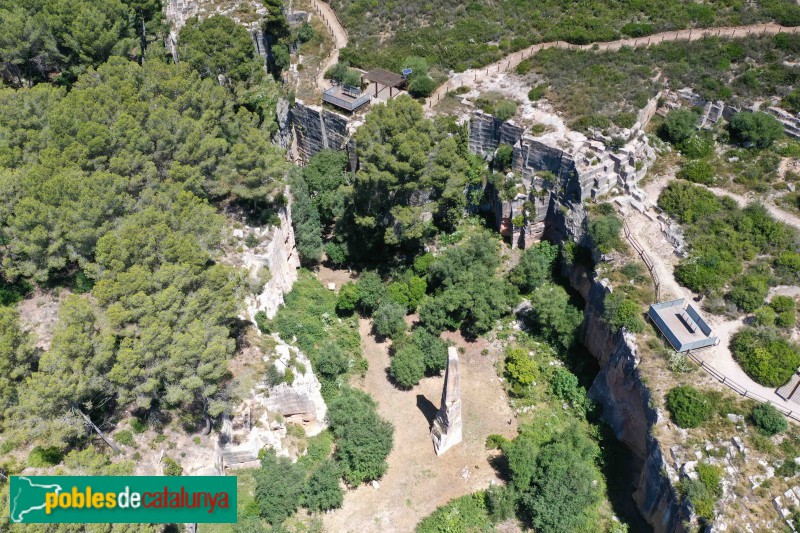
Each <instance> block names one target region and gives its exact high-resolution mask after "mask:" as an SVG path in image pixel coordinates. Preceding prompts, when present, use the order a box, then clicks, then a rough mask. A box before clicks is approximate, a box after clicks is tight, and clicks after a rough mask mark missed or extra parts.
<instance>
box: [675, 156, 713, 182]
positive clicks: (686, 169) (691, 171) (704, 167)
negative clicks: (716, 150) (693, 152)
mask: <svg viewBox="0 0 800 533" xmlns="http://www.w3.org/2000/svg"><path fill="white" fill-rule="evenodd" d="M678 177H679V178H683V179H685V180H687V181H691V182H692V183H700V184H702V185H711V184H712V183H714V167H713V166H712V165H711V163H709V162H708V161H706V160H704V159H696V160H693V161H689V162H688V163H686V164H685V165H684V166H683V168H681V170H680V172H678Z"/></svg>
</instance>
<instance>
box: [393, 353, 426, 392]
mask: <svg viewBox="0 0 800 533" xmlns="http://www.w3.org/2000/svg"><path fill="white" fill-rule="evenodd" d="M389 374H390V375H391V376H392V379H394V380H395V381H396V382H397V384H398V385H399V386H400V387H401V388H404V389H410V388H411V387H413V386H414V385H416V384H417V383H419V380H421V379H422V378H423V376H425V356H424V354H423V353H422V351H421V350H420V349H419V348H417V347H416V346H415V345H414V344H411V343H407V344H405V345H403V347H401V348H400V349H399V350H397V353H396V354H395V355H394V357H392V364H391V366H390V367H389Z"/></svg>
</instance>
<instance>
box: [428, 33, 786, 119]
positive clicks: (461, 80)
mask: <svg viewBox="0 0 800 533" xmlns="http://www.w3.org/2000/svg"><path fill="white" fill-rule="evenodd" d="M777 33H800V26H796V27H794V26H792V27H789V26H779V25H777V24H755V25H752V26H739V27H732V28H697V29H690V30H680V31H675V32H664V33H659V34H656V35H651V36H649V37H637V38H634V39H621V40H618V41H610V42H602V43H592V44H584V45H577V44H570V43H568V42H565V41H551V42H548V43H539V44H535V45H533V46H530V47H528V48H525V49H524V50H519V51H517V52H514V53H513V54H511V55H509V56H507V57H506V58H505V59H502V60H500V61H498V62H496V63H494V64H491V65H488V66H486V67H483V68H477V69H471V70H469V71H466V72H464V73H463V74H461V75H458V74H457V75H456V76H457V78H456V79H453V78H451V79H450V80H448V82H447V83H446V84H444V85H443V86H441V87H439V88H438V89H437V90H436V91H434V93H433V94H432V95H431V96H430V97H429V98H428V100H427V102H426V103H425V106H426V107H427V108H428V109H431V108H433V106H434V105H435V103H436V102H438V101H439V100H441V98H442V96H444V95H446V94H447V93H448V92H450V91H454V90H456V89H458V88H460V87H463V86H465V85H467V84H468V83H469V82H470V81H478V76H479V75H482V74H483V72H484V71H485V72H486V75H487V76H488V75H489V74H490V73H491V72H494V73H497V74H499V73H500V72H507V71H510V70H511V69H512V68H515V67H516V66H517V65H519V64H520V62H522V61H523V60H525V59H527V58H529V57H531V56H532V55H533V54H536V53H538V52H540V51H542V50H545V49H548V48H560V49H564V50H573V51H579V50H583V51H593V52H607V51H617V50H619V49H620V48H623V47H627V48H633V49H636V48H642V47H644V48H647V47H649V46H654V45H657V44H661V43H664V42H674V41H696V40H700V39H707V38H725V39H734V38H743V37H750V36H751V35H754V36H763V35H767V34H769V35H774V34H777Z"/></svg>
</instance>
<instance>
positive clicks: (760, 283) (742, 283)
mask: <svg viewBox="0 0 800 533" xmlns="http://www.w3.org/2000/svg"><path fill="white" fill-rule="evenodd" d="M768 281H769V280H768V279H767V278H766V277H765V276H762V275H759V274H746V275H744V276H741V277H739V278H737V279H735V280H734V282H733V287H732V288H731V291H730V292H729V293H728V298H729V299H730V300H731V301H732V302H733V303H735V304H736V306H737V307H738V308H739V309H741V310H742V311H744V312H745V313H751V312H753V311H755V310H756V309H758V308H759V307H761V305H762V304H763V303H764V298H765V297H766V296H767V292H769V282H768Z"/></svg>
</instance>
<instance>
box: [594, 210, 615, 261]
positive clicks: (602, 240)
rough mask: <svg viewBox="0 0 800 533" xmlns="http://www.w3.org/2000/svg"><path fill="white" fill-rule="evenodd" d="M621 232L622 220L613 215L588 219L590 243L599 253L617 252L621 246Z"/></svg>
mask: <svg viewBox="0 0 800 533" xmlns="http://www.w3.org/2000/svg"><path fill="white" fill-rule="evenodd" d="M621 230H622V220H620V218H619V217H618V216H617V215H615V214H610V215H600V216H594V217H591V218H590V221H589V236H590V237H591V238H592V242H593V243H594V245H595V246H596V247H597V249H598V250H600V252H601V253H604V254H607V253H609V252H611V251H612V250H618V249H620V247H621V246H622V239H620V231H621Z"/></svg>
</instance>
